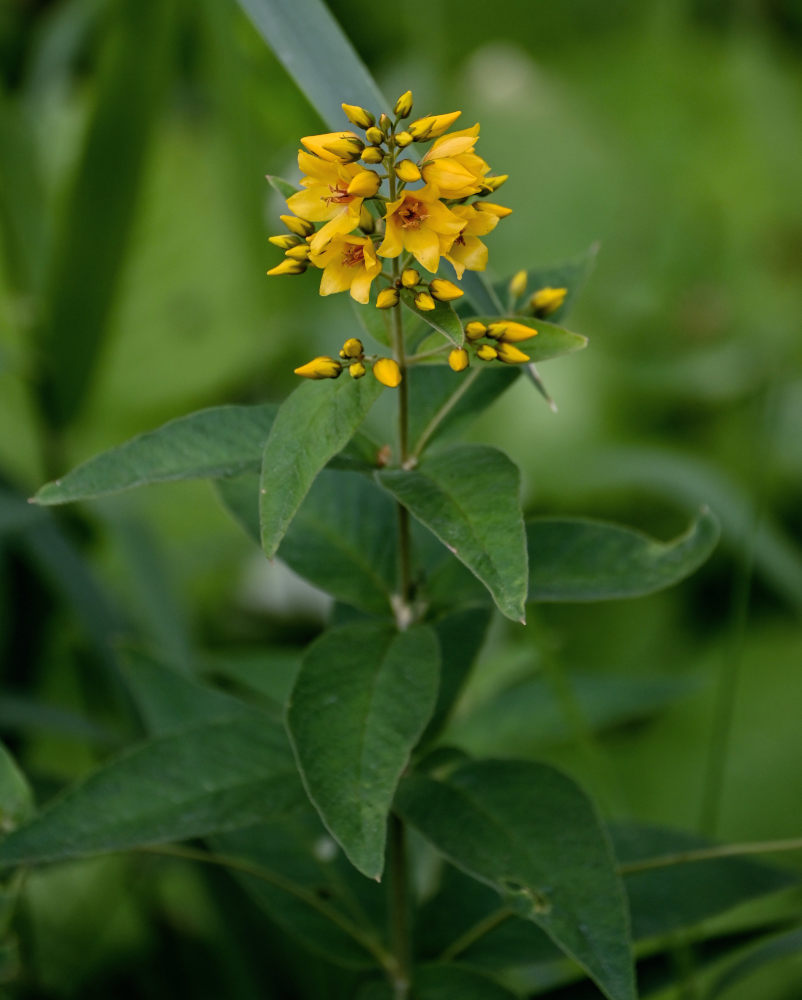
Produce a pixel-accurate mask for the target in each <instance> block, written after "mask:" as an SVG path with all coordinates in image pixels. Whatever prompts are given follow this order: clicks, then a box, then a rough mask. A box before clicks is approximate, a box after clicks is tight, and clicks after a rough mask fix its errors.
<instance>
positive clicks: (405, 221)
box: [397, 198, 429, 229]
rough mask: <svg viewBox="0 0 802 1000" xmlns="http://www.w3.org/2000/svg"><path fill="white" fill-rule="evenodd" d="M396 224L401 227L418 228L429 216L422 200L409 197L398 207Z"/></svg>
mask: <svg viewBox="0 0 802 1000" xmlns="http://www.w3.org/2000/svg"><path fill="white" fill-rule="evenodd" d="M397 215H398V224H399V226H401V228H402V229H420V227H421V225H422V224H423V223H424V222H425V221H426V220H427V219H428V218H429V216H428V214H427V212H426V206H425V205H424V204H423V202H422V201H417V200H416V199H415V198H409V199H408V200H407V201H405V202H404V204H403V205H402V206H401V207H400V208H399V209H398V212H397Z"/></svg>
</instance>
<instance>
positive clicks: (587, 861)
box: [396, 760, 635, 1000]
mask: <svg viewBox="0 0 802 1000" xmlns="http://www.w3.org/2000/svg"><path fill="white" fill-rule="evenodd" d="M396 806H397V808H398V809H399V811H400V812H401V814H402V816H404V818H405V819H407V820H408V821H409V822H410V823H411V824H412V825H413V826H415V827H417V828H418V830H420V832H421V833H422V834H423V835H424V836H425V837H426V838H427V839H428V840H430V841H431V842H432V843H433V844H434V845H435V847H437V848H438V849H439V850H440V851H442V852H443V854H445V855H446V857H447V858H449V860H451V861H452V862H453V863H454V864H455V865H457V866H458V867H460V868H462V869H464V870H465V871H466V872H468V873H469V874H471V875H473V876H474V878H477V879H479V880H480V881H482V882H486V883H487V884H489V885H491V886H492V887H493V888H494V889H496V891H497V892H499V893H500V894H501V895H502V896H503V897H504V900H505V902H506V903H507V905H509V906H510V907H511V908H512V909H513V910H514V911H515V912H517V913H518V914H520V915H521V916H523V917H526V918H527V919H529V920H532V921H533V922H534V923H536V924H537V925H538V926H539V927H541V928H542V929H543V930H544V931H546V933H547V934H548V935H549V937H550V938H551V939H552V940H553V941H554V942H555V944H557V945H558V946H559V947H560V948H561V950H562V951H564V952H565V953H566V954H567V955H569V956H570V957H572V958H573V959H575V960H576V961H577V962H578V963H579V964H580V965H581V966H582V967H583V968H584V969H585V971H586V972H587V973H588V975H590V977H591V978H592V979H593V980H594V982H596V984H597V985H598V986H599V987H600V989H601V990H602V991H603V992H604V993H605V994H606V996H608V997H609V998H610V1000H634V997H635V985H634V979H633V971H632V960H631V956H630V947H629V927H628V920H627V910H626V900H625V896H624V890H623V886H622V884H621V881H620V879H619V877H618V876H617V874H616V870H615V864H614V860H613V856H612V852H611V851H610V848H609V845H608V843H607V838H606V836H605V833H604V831H603V829H602V826H601V823H600V821H599V818H598V816H597V815H596V812H595V809H594V808H593V805H592V803H591V802H590V800H589V799H587V798H586V796H585V795H584V793H583V792H582V791H580V789H579V788H578V787H577V786H576V785H575V784H574V783H573V782H572V781H571V780H570V779H569V778H567V777H566V776H565V775H563V774H561V773H560V772H559V771H556V770H554V769H553V768H551V767H548V766H547V765H544V764H535V763H530V762H527V761H511V760H510V761H492V760H491V761H479V762H475V763H470V764H466V765H463V766H462V767H460V768H458V769H457V770H456V771H454V772H453V773H452V774H451V775H450V776H449V777H448V778H447V779H443V780H434V779H431V778H423V777H412V778H408V779H406V780H405V781H404V782H402V784H401V786H400V788H399V790H398V795H397V799H396Z"/></svg>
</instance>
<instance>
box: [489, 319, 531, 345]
mask: <svg viewBox="0 0 802 1000" xmlns="http://www.w3.org/2000/svg"><path fill="white" fill-rule="evenodd" d="M487 335H488V337H494V338H496V339H497V340H503V341H504V342H505V343H506V344H517V343H519V342H520V341H522V340H531V339H532V337H535V336H537V330H535V329H533V328H532V327H531V326H526V325H525V324H524V323H516V322H514V321H513V320H509V319H503V320H499V321H498V322H496V323H491V324H490V326H489V327H488V328H487Z"/></svg>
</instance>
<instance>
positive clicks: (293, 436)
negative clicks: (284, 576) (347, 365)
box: [259, 376, 383, 559]
mask: <svg viewBox="0 0 802 1000" xmlns="http://www.w3.org/2000/svg"><path fill="white" fill-rule="evenodd" d="M382 388H383V386H382V385H381V383H380V382H379V381H378V380H377V379H374V378H363V379H360V380H359V381H357V382H355V381H354V380H353V379H350V378H348V377H347V376H346V377H345V378H340V379H336V380H335V379H326V380H325V381H322V382H304V383H303V384H302V385H299V386H298V388H297V389H295V391H294V392H292V393H291V394H290V395H289V396H288V397H287V399H286V400H285V401H284V403H283V404H282V405H281V407H280V408H279V411H278V413H277V414H276V419H275V420H274V422H273V426H272V428H271V431H270V435H269V437H268V439H267V442H266V444H265V448H264V453H263V456H262V479H261V486H260V503H259V519H260V523H261V534H262V547H263V549H264V550H265V554H266V555H267V557H268V558H269V559H272V558H273V556H274V555H275V554H276V550H277V549H278V547H279V545H280V543H281V540H282V538H283V537H284V535H285V533H286V531H287V528H288V527H289V525H290V521H292V519H293V517H294V516H295V513H296V511H297V510H298V508H299V507H300V505H301V501H302V500H303V498H304V497H305V496H306V494H307V493H308V492H309V488H310V487H311V485H312V483H313V482H314V481H315V477H316V476H317V474H318V473H319V472H320V470H321V469H322V468H323V467H324V465H326V463H327V462H328V461H329V460H330V459H332V458H333V457H334V456H335V455H336V454H337V453H338V452H339V451H341V450H342V449H343V448H344V447H345V446H346V444H348V442H349V441H350V439H351V437H352V436H353V434H354V432H355V431H356V430H357V428H358V427H359V425H360V424H361V423H362V421H363V420H364V419H365V416H366V415H367V412H368V410H369V409H370V407H371V406H372V405H373V403H374V402H375V401H376V399H377V398H378V396H379V394H380V393H381V391H382Z"/></svg>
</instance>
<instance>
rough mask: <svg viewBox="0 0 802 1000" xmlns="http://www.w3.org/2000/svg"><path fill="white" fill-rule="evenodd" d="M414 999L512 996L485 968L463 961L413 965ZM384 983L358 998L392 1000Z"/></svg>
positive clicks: (497, 999)
mask: <svg viewBox="0 0 802 1000" xmlns="http://www.w3.org/2000/svg"><path fill="white" fill-rule="evenodd" d="M413 995H414V997H415V1000H515V998H516V996H517V995H518V994H516V993H512V992H510V990H508V989H507V988H506V986H502V985H501V983H499V982H498V981H497V980H495V979H493V977H492V976H489V975H488V974H487V973H486V972H481V971H479V970H478V969H471V968H466V966H464V965H455V964H448V963H445V962H433V963H432V964H431V965H420V966H417V967H416V969H415V988H414V994H413ZM393 996H394V993H393V991H392V989H391V988H390V986H389V984H387V983H379V982H377V983H371V984H370V985H368V986H365V987H363V989H362V990H361V991H360V992H359V994H358V995H357V1000H393Z"/></svg>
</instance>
